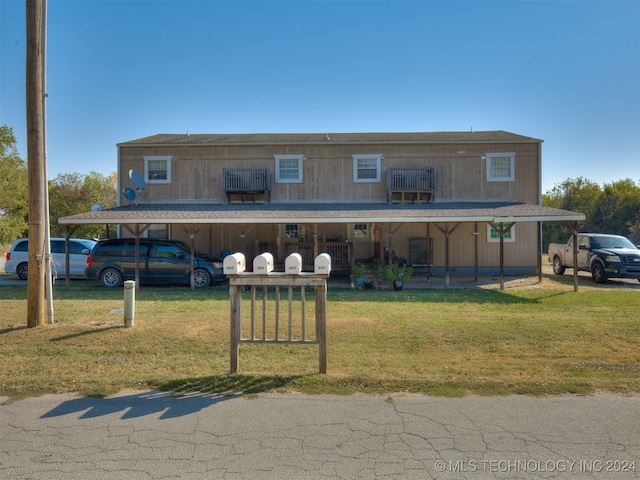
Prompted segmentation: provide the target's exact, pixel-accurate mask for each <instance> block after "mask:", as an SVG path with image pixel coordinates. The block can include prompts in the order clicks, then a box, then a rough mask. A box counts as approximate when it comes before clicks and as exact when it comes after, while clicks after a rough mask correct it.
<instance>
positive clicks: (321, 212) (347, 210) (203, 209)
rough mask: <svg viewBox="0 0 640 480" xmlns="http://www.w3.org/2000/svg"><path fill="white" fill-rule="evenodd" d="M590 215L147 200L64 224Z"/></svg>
mask: <svg viewBox="0 0 640 480" xmlns="http://www.w3.org/2000/svg"><path fill="white" fill-rule="evenodd" d="M584 219H585V215H584V214H582V213H578V212H571V211H568V210H560V209H557V208H551V207H544V206H540V205H531V204H526V203H519V202H451V203H434V204H404V205H400V204H392V205H389V204H386V203H384V204H382V203H299V204H290V203H287V204H278V203H268V204H233V203H232V204H198V203H189V204H187V203H181V204H141V205H130V206H124V207H116V208H110V209H105V210H97V211H91V212H86V213H79V214H76V215H70V216H68V217H62V218H59V219H58V223H60V224H62V225H83V224H159V223H161V224H183V223H197V224H229V223H237V224H246V223H389V222H392V223H416V222H420V223H428V222H430V223H443V222H560V221H581V220H584Z"/></svg>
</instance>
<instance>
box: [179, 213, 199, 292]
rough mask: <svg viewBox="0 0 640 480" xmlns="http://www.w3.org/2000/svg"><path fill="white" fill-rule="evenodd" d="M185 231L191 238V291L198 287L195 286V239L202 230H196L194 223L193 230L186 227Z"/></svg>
mask: <svg viewBox="0 0 640 480" xmlns="http://www.w3.org/2000/svg"><path fill="white" fill-rule="evenodd" d="M182 229H183V230H184V233H186V234H187V237H189V250H190V252H189V253H190V256H191V275H190V280H189V283H190V284H191V290H195V289H196V286H195V283H194V282H195V278H194V273H195V262H196V253H195V252H196V251H195V246H194V244H193V242H194V239H195V238H196V235H198V232H200V229H197V230H196V226H195V225H194V224H193V223H192V224H191V228H190V229H189V230H187V229H186V228H185V227H183V228H182Z"/></svg>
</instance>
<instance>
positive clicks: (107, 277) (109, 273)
mask: <svg viewBox="0 0 640 480" xmlns="http://www.w3.org/2000/svg"><path fill="white" fill-rule="evenodd" d="M100 282H102V285H104V286H105V287H119V286H120V284H121V283H122V275H121V274H120V272H119V271H118V270H116V269H115V268H107V269H106V270H103V271H102V273H101V274H100Z"/></svg>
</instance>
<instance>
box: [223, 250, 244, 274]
mask: <svg viewBox="0 0 640 480" xmlns="http://www.w3.org/2000/svg"><path fill="white" fill-rule="evenodd" d="M222 269H223V270H224V274H225V275H237V274H238V273H242V272H244V271H245V270H246V269H247V265H246V263H245V259H244V254H242V253H240V252H238V253H234V254H233V255H227V256H226V257H224V260H223V261H222Z"/></svg>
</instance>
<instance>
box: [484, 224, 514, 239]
mask: <svg viewBox="0 0 640 480" xmlns="http://www.w3.org/2000/svg"><path fill="white" fill-rule="evenodd" d="M510 223H513V222H494V225H506V224H510ZM516 227H517V225H511V228H510V229H509V232H507V234H506V235H505V236H504V241H505V242H511V243H513V242H515V241H516ZM494 232H495V235H494ZM499 241H500V232H498V230H496V229H495V228H493V226H490V225H487V242H488V243H496V242H499Z"/></svg>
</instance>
